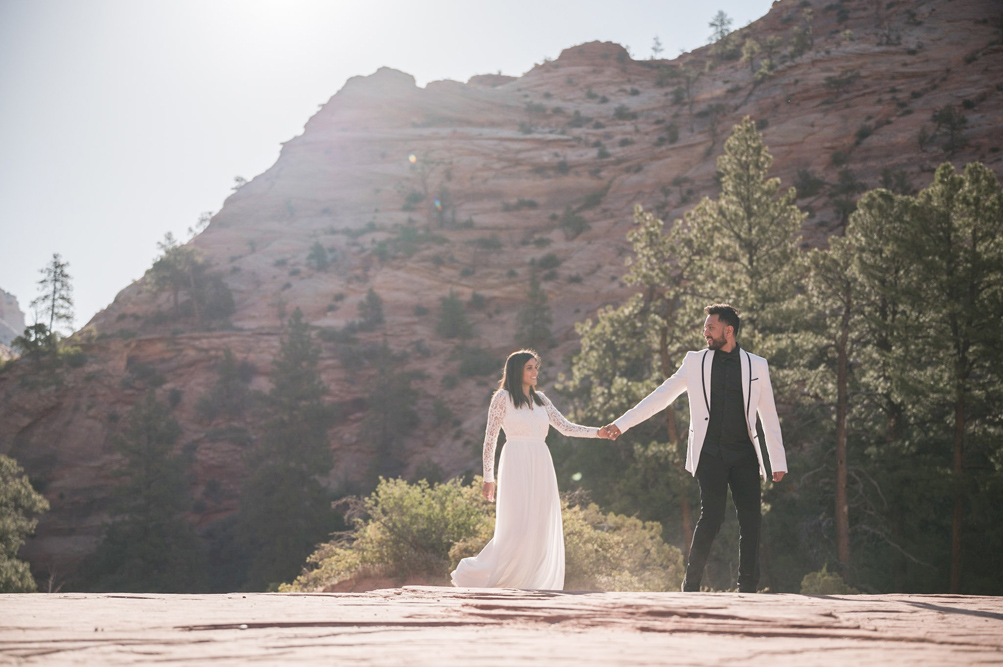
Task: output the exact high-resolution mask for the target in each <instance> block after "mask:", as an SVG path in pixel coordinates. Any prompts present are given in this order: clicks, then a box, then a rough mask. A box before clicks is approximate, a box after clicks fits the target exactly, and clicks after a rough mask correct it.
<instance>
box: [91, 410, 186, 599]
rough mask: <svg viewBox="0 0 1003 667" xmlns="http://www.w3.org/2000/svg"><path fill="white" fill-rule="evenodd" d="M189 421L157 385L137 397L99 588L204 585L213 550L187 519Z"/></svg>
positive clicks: (95, 573)
mask: <svg viewBox="0 0 1003 667" xmlns="http://www.w3.org/2000/svg"><path fill="white" fill-rule="evenodd" d="M180 435H181V427H180V426H179V425H178V422H177V421H176V420H175V419H174V418H173V417H171V416H170V414H169V412H168V409H167V407H166V406H165V405H163V404H162V403H160V402H159V401H158V400H157V397H156V394H155V392H154V391H153V390H151V391H150V392H149V393H147V395H146V396H145V397H144V398H143V399H142V400H141V401H140V402H139V403H137V404H136V406H135V407H134V408H133V409H132V413H131V414H130V416H129V423H128V426H127V428H126V429H125V432H124V433H123V435H122V436H120V437H118V438H116V440H115V448H116V449H117V450H118V452H119V453H120V454H121V455H122V464H121V466H120V467H119V468H118V469H117V470H116V474H117V475H118V476H119V477H121V478H122V483H121V484H120V485H119V486H118V487H117V488H116V490H115V504H114V506H113V508H112V521H111V523H110V524H109V525H108V527H107V530H106V533H105V537H104V540H103V541H102V542H101V544H100V545H99V546H98V549H97V551H96V552H95V554H94V555H93V557H92V559H91V563H90V567H88V568H86V569H88V570H90V573H89V574H90V577H89V578H90V579H91V588H92V589H93V590H99V591H112V590H114V591H136V592H140V591H145V592H158V593H182V592H200V591H203V590H205V588H206V564H205V554H204V553H203V550H202V546H201V544H200V542H199V538H198V536H197V535H196V534H195V530H194V529H193V528H192V526H191V524H189V523H188V522H187V521H186V520H185V514H186V513H187V512H188V511H189V509H190V508H191V495H190V492H189V488H188V478H187V474H186V470H185V467H186V464H185V461H184V459H183V458H182V457H181V456H179V455H177V454H175V453H174V446H175V444H176V443H177V440H178V437H179V436H180Z"/></svg>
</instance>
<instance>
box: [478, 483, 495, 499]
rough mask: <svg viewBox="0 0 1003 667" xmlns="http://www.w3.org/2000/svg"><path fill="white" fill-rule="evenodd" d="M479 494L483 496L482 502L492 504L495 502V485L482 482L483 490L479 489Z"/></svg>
mask: <svg viewBox="0 0 1003 667" xmlns="http://www.w3.org/2000/svg"><path fill="white" fill-rule="evenodd" d="M481 493H482V494H483V495H484V500H486V501H488V502H489V503H493V502H494V501H495V483H494V482H484V488H483V489H481Z"/></svg>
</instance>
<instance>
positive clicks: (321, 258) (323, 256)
mask: <svg viewBox="0 0 1003 667" xmlns="http://www.w3.org/2000/svg"><path fill="white" fill-rule="evenodd" d="M306 263H307V264H309V265H310V266H312V267H313V268H314V269H316V270H317V271H323V270H324V269H326V268H327V267H328V265H329V264H330V263H331V260H330V259H329V258H328V256H327V250H326V249H325V248H324V246H323V245H321V243H320V241H314V243H313V245H312V246H310V254H308V255H307V256H306Z"/></svg>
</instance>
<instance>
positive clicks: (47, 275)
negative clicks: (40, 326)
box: [31, 253, 73, 334]
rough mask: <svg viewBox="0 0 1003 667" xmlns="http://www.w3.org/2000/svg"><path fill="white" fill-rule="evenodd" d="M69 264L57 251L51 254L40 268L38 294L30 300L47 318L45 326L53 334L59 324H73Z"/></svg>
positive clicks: (36, 310)
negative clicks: (49, 258)
mask: <svg viewBox="0 0 1003 667" xmlns="http://www.w3.org/2000/svg"><path fill="white" fill-rule="evenodd" d="M69 266H70V263H69V262H64V261H63V260H62V258H61V257H60V256H59V253H54V254H53V255H52V260H51V261H50V262H49V263H48V264H46V266H45V268H44V269H40V270H39V272H40V273H41V274H42V279H41V280H39V281H38V291H39V295H38V297H36V298H35V299H33V300H32V302H31V308H32V309H33V310H34V311H35V312H36V313H37V314H38V315H40V316H41V317H42V319H43V320H44V319H46V318H48V320H49V323H48V325H47V328H48V330H49V331H50V332H52V333H53V334H55V333H56V326H57V325H59V324H65V325H72V324H73V285H72V284H71V283H70V281H71V280H72V277H71V276H70V274H68V273H67V272H66V269H67V268H68V267H69Z"/></svg>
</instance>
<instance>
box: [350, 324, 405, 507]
mask: <svg viewBox="0 0 1003 667" xmlns="http://www.w3.org/2000/svg"><path fill="white" fill-rule="evenodd" d="M406 359H407V355H406V354H404V353H395V352H393V351H392V350H391V349H390V348H389V347H388V346H387V345H386V343H384V344H383V345H382V346H381V347H380V348H379V349H378V350H377V351H376V354H375V355H374V359H373V365H374V367H375V370H376V374H375V376H374V377H373V379H372V380H371V381H370V384H369V390H368V394H367V396H366V405H367V410H366V416H365V418H364V419H363V422H362V438H363V440H364V442H366V444H367V445H368V446H369V448H370V450H371V451H372V453H373V458H372V463H371V465H370V480H369V481H370V482H371V483H373V484H375V483H376V481H377V478H379V477H381V476H383V477H397V476H399V475H400V474H401V472H402V471H403V470H404V463H405V461H404V458H403V457H404V443H405V442H406V441H407V438H408V436H409V435H410V433H411V431H412V430H413V429H414V427H415V426H417V425H418V413H417V411H416V410H415V404H416V402H417V400H418V390H417V389H415V388H414V387H413V386H411V382H412V381H413V380H414V379H415V374H414V373H413V372H410V371H407V370H404V369H403V368H402V366H403V364H404V362H405V361H406ZM370 488H372V487H370Z"/></svg>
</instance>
